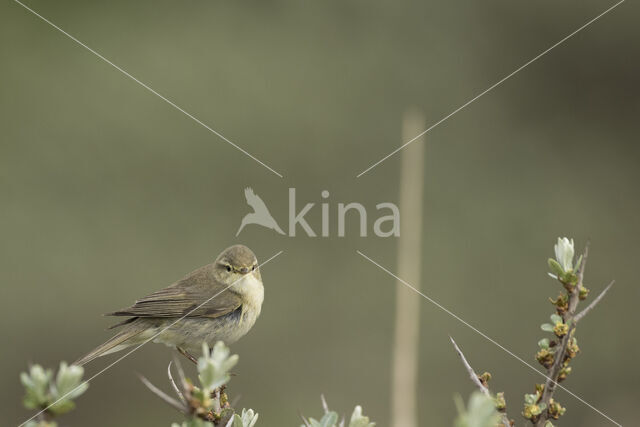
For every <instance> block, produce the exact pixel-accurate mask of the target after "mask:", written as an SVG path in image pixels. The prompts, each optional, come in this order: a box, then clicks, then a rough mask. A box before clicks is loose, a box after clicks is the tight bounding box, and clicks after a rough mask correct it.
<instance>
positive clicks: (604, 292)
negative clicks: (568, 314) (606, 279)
mask: <svg viewBox="0 0 640 427" xmlns="http://www.w3.org/2000/svg"><path fill="white" fill-rule="evenodd" d="M615 282H616V281H615V280H612V281H611V283H609V285H607V287H606V288H604V290H603V291H602V292H600V295H598V296H597V297H596V299H594V300H593V301H591V304H589V305H588V306H587V307H586V308H585V309H584V310H582V311H581V312H580V313H578V314H576V315H575V317H574V318H573V322H574V323H578V322H579V321H580V320H581V319H582V318H583V317H584V316H586V315H587V314H589V312H590V311H591V310H593V308H594V307H595V306H596V305H597V304H598V303H599V302H600V301H601V300H602V299H603V298H604V296H605V294H606V293H607V291H609V289H610V288H611V287H612V286H613V284H614V283H615Z"/></svg>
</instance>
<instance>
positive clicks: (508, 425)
mask: <svg viewBox="0 0 640 427" xmlns="http://www.w3.org/2000/svg"><path fill="white" fill-rule="evenodd" d="M449 339H450V340H451V343H452V344H453V347H454V348H455V349H456V353H458V356H460V359H462V364H463V365H464V367H465V369H466V370H467V372H468V373H469V377H470V378H471V381H473V383H474V384H475V385H476V386H477V387H478V388H479V389H480V392H482V394H484V395H485V396H488V397H491V398H492V399H493V397H492V396H491V392H490V391H489V388H488V387H487V386H485V385H484V384H482V382H481V381H480V379H479V378H478V375H477V374H476V373H475V371H474V370H473V368H472V367H471V365H470V364H469V362H467V358H466V357H464V354H463V353H462V350H460V347H458V344H456V342H455V341H454V340H453V337H451V336H449ZM500 415H501V416H502V423H503V424H504V425H505V427H511V421H509V417H508V416H507V414H506V413H502V414H500Z"/></svg>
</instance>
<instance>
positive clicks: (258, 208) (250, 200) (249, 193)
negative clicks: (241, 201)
mask: <svg viewBox="0 0 640 427" xmlns="http://www.w3.org/2000/svg"><path fill="white" fill-rule="evenodd" d="M244 197H245V198H246V199H247V204H248V205H249V206H251V207H252V208H253V210H254V211H255V212H256V213H258V212H266V213H267V215H269V216H271V215H270V214H269V209H267V205H265V204H264V202H263V201H262V199H261V198H260V196H258V195H257V194H256V193H254V192H253V189H252V188H251V187H247V188H245V189H244Z"/></svg>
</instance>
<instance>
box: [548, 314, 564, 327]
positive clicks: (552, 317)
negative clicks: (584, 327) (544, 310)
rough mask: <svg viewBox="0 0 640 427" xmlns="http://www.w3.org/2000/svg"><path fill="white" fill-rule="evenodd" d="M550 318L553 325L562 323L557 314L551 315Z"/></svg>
mask: <svg viewBox="0 0 640 427" xmlns="http://www.w3.org/2000/svg"><path fill="white" fill-rule="evenodd" d="M550 318H551V321H552V322H553V324H554V325H557V324H558V323H562V317H560V316H559V315H558V314H557V313H553V314H552V315H551V316H550Z"/></svg>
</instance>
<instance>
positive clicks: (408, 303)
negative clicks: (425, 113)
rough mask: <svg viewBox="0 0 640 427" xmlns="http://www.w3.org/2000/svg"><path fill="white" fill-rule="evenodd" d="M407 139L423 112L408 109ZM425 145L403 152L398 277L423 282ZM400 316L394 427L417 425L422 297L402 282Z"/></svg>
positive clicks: (394, 368)
mask: <svg viewBox="0 0 640 427" xmlns="http://www.w3.org/2000/svg"><path fill="white" fill-rule="evenodd" d="M403 122H404V123H403V130H402V134H403V140H405V141H406V140H408V139H410V138H413V137H414V136H415V135H416V134H418V133H419V132H420V131H422V129H424V119H423V117H422V114H420V113H418V112H416V111H410V112H407V113H406V114H405V116H404V121H403ZM423 157H424V144H413V145H412V146H411V147H409V148H408V149H406V150H403V151H402V166H401V171H400V173H401V175H400V211H401V212H402V215H403V220H402V223H401V225H400V227H402V230H403V231H402V232H401V233H400V238H399V240H398V276H400V277H404V278H405V279H406V280H407V281H408V282H410V283H414V284H418V283H420V268H421V266H422V255H421V253H422V187H423V169H424V161H423ZM395 313H396V315H395V316H396V318H395V332H394V344H393V349H392V351H393V362H392V363H393V366H392V390H391V419H392V420H393V421H392V427H416V426H417V425H418V421H417V384H416V381H417V378H418V338H419V324H420V323H419V322H420V300H419V299H418V298H415V295H413V293H412V292H411V291H410V290H408V289H407V288H406V287H405V286H403V285H402V283H397V284H396V311H395Z"/></svg>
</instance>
